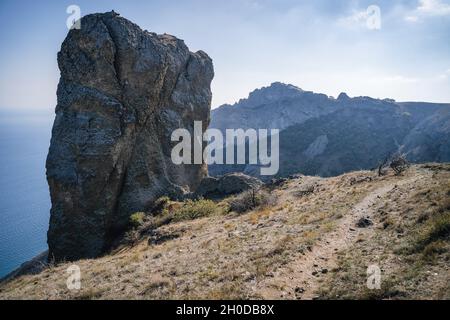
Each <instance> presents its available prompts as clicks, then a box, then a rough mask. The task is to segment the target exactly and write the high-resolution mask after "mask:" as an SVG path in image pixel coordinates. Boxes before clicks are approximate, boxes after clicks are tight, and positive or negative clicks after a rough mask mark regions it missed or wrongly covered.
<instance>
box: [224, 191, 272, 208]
mask: <svg viewBox="0 0 450 320" xmlns="http://www.w3.org/2000/svg"><path fill="white" fill-rule="evenodd" d="M275 203H276V199H275V196H273V195H272V194H270V193H268V192H266V191H263V190H254V189H252V190H248V191H245V192H242V193H241V194H239V195H237V196H235V197H233V198H231V199H229V200H228V204H229V206H230V210H231V211H234V212H236V213H245V212H248V211H250V210H253V209H256V208H258V207H265V206H269V205H274V204H275Z"/></svg>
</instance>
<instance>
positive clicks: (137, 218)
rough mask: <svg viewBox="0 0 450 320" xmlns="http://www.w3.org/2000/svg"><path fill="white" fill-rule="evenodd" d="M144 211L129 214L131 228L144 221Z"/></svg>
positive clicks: (138, 225)
mask: <svg viewBox="0 0 450 320" xmlns="http://www.w3.org/2000/svg"><path fill="white" fill-rule="evenodd" d="M144 218H145V213H144V212H136V213H133V214H132V215H131V216H130V225H131V226H132V227H133V228H138V227H140V226H141V225H142V224H143V223H144Z"/></svg>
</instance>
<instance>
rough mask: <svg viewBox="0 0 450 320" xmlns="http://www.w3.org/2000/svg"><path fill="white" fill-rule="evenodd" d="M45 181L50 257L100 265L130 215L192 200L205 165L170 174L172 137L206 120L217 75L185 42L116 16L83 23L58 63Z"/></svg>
mask: <svg viewBox="0 0 450 320" xmlns="http://www.w3.org/2000/svg"><path fill="white" fill-rule="evenodd" d="M58 64H59V68H60V70H61V79H60V82H59V86H58V92H57V96H58V104H57V107H56V119H55V122H54V126H53V132H52V140H51V146H50V150H49V154H48V158H47V179H48V183H49V187H50V193H51V200H52V209H51V218H50V228H49V231H48V244H49V257H50V258H51V259H53V258H54V259H56V260H62V259H67V260H74V259H79V258H89V257H96V256H98V255H100V254H101V253H103V252H104V251H105V250H107V249H108V246H109V244H110V243H111V240H112V239H113V238H114V237H115V236H116V235H117V234H118V233H120V232H122V231H123V230H124V228H125V227H126V226H127V223H128V220H129V216H130V214H132V213H134V212H136V211H140V210H142V209H143V208H144V207H145V206H148V205H149V204H150V203H151V202H152V201H154V200H155V199H157V198H158V197H159V196H161V195H167V194H168V195H171V196H173V197H181V196H182V195H183V194H184V193H187V192H192V191H195V189H196V188H197V186H198V184H199V183H200V181H201V180H202V178H203V177H204V176H206V174H207V168H206V166H205V165H181V166H180V165H178V166H177V165H174V164H173V163H172V161H171V149H172V146H173V145H174V144H175V142H171V133H172V131H173V130H175V129H177V128H186V129H188V130H189V131H190V132H191V133H192V132H193V124H194V120H197V121H203V123H204V125H203V127H204V128H206V127H207V125H208V124H209V119H210V103H211V90H210V84H211V81H212V78H213V73H214V72H213V65H212V61H211V59H210V58H209V57H208V55H207V54H206V53H204V52H202V51H199V52H196V53H192V52H190V51H189V49H188V47H187V46H186V45H185V44H184V42H183V41H182V40H179V39H177V38H175V37H173V36H170V35H166V34H164V35H157V34H155V33H150V32H147V31H143V30H141V29H140V28H139V27H138V26H137V25H135V24H133V23H132V22H130V21H128V20H126V19H124V18H121V17H119V16H118V14H116V13H114V12H110V13H105V14H92V15H88V16H86V17H84V18H82V20H81V29H80V30H71V31H70V32H69V34H68V36H67V38H66V39H65V41H64V43H63V44H62V48H61V51H60V52H59V54H58Z"/></svg>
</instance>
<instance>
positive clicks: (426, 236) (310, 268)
mask: <svg viewBox="0 0 450 320" xmlns="http://www.w3.org/2000/svg"><path fill="white" fill-rule="evenodd" d="M267 188H268V190H267V192H268V194H270V196H271V201H269V202H267V203H266V204H265V205H261V206H258V207H256V208H254V209H252V210H250V211H248V212H245V213H236V212H232V211H231V212H227V213H224V212H226V211H223V210H217V211H214V214H211V215H210V216H206V217H201V218H197V219H194V220H188V221H186V220H183V221H179V222H173V221H177V220H172V222H171V223H165V224H164V223H161V226H159V227H158V228H157V230H152V231H151V233H150V234H149V233H143V234H142V235H141V236H139V237H137V238H136V239H135V240H134V241H133V242H132V244H124V243H122V244H121V245H120V246H119V247H118V248H117V249H116V250H114V252H112V253H110V254H109V255H106V256H103V257H101V258H97V259H91V260H80V261H76V262H73V263H59V264H54V265H49V266H48V267H46V268H45V269H44V270H43V271H41V272H40V273H39V274H35V275H23V276H19V277H16V278H14V279H12V280H9V281H7V282H4V283H2V284H1V285H0V299H180V298H187V299H233V298H236V299H416V298H418V299H449V298H450V281H449V280H450V272H449V271H450V270H449V269H450V251H449V247H450V244H449V234H450V165H449V164H428V165H417V166H412V167H410V168H409V169H408V170H407V171H406V172H404V173H402V174H401V175H399V176H396V175H394V174H393V173H388V174H387V175H385V176H381V177H378V175H377V173H376V172H372V171H359V172H353V173H348V174H344V175H342V176H339V177H335V178H327V179H324V178H319V177H307V176H298V177H295V178H292V179H288V180H286V181H284V182H282V183H279V184H277V185H274V186H272V187H270V188H269V187H267ZM226 201H227V199H225V200H223V201H221V202H220V203H217V206H218V207H220V208H223V207H224V203H225V202H226ZM73 264H76V265H78V266H79V267H80V270H81V289H80V290H69V289H67V285H66V282H67V278H68V276H69V274H68V273H67V269H68V267H69V266H71V265H73ZM369 266H376V267H378V268H379V269H380V271H381V278H380V279H381V287H380V289H369V288H368V287H367V277H368V276H367V268H368V267H369Z"/></svg>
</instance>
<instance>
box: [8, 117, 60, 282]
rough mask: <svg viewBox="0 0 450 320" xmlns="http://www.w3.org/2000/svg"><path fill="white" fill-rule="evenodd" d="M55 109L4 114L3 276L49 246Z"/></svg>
mask: <svg viewBox="0 0 450 320" xmlns="http://www.w3.org/2000/svg"><path fill="white" fill-rule="evenodd" d="M52 122H53V115H52V114H50V113H49V114H45V115H42V114H38V115H36V114H34V115H27V114H15V115H13V114H3V113H1V114H0V181H1V183H0V277H2V276H4V275H6V274H7V273H9V272H10V271H12V270H14V269H15V268H17V267H18V266H19V265H20V264H22V263H23V262H25V261H28V260H30V259H31V258H33V257H35V256H36V255H37V254H39V253H41V252H43V251H45V250H46V249H47V237H46V233H47V229H48V221H49V215H50V213H49V211H50V196H49V191H48V186H47V181H46V179H45V158H46V156H47V152H48V147H49V144H50V136H51V126H52Z"/></svg>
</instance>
